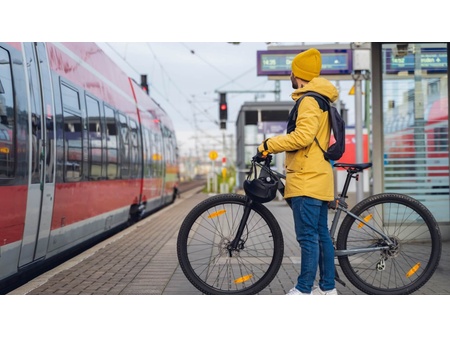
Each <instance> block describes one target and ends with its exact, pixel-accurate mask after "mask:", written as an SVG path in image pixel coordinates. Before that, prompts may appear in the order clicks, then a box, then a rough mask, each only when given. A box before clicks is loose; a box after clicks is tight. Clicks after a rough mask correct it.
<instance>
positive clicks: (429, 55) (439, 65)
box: [386, 48, 448, 73]
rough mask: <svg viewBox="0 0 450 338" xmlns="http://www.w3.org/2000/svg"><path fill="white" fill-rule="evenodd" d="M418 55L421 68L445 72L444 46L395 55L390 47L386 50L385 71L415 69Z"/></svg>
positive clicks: (445, 56) (393, 71)
mask: <svg viewBox="0 0 450 338" xmlns="http://www.w3.org/2000/svg"><path fill="white" fill-rule="evenodd" d="M419 55H420V66H419V64H418V66H419V67H420V69H421V70H426V71H427V72H429V73H446V72H447V59H448V58H447V50H446V49H445V48H422V49H421V50H420V52H419V53H414V54H412V53H410V54H407V55H405V56H396V55H395V54H394V51H393V50H392V49H389V50H387V51H386V73H398V72H408V73H413V72H414V70H415V69H416V57H419Z"/></svg>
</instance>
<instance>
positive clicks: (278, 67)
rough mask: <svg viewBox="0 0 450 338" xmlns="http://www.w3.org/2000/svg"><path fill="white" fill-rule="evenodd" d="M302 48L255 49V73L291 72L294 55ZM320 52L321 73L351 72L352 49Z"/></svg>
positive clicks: (275, 74)
mask: <svg viewBox="0 0 450 338" xmlns="http://www.w3.org/2000/svg"><path fill="white" fill-rule="evenodd" d="M303 51H304V50H265V51H257V67H258V69H257V74H258V76H261V75H273V76H285V75H290V74H291V64H292V60H293V59H294V57H295V56H296V55H297V54H298V53H301V52H303ZM320 53H321V54H322V70H321V74H322V75H342V74H351V73H352V71H353V64H352V51H351V50H347V49H325V50H320Z"/></svg>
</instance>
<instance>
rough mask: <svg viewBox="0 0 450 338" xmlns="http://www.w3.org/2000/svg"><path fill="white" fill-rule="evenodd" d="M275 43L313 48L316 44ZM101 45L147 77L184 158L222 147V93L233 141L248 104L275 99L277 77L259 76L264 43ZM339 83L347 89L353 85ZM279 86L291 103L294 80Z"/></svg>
mask: <svg viewBox="0 0 450 338" xmlns="http://www.w3.org/2000/svg"><path fill="white" fill-rule="evenodd" d="M271 44H272V45H273V44H276V45H286V48H289V46H302V47H303V48H308V46H309V45H310V44H311V43H307V44H305V45H304V46H303V44H304V43H302V42H292V43H271ZM101 46H102V48H104V50H105V51H106V52H107V53H108V54H110V55H111V56H112V57H113V58H115V59H116V60H117V62H119V63H120V64H121V66H122V67H123V68H124V70H125V71H126V72H127V73H128V74H129V75H130V76H132V77H133V78H135V79H136V80H137V81H140V75H141V74H146V75H147V76H148V82H149V84H150V96H152V97H153V98H154V99H155V100H156V101H157V102H158V103H159V104H160V105H161V106H162V107H163V108H164V110H165V111H166V112H167V113H168V114H169V116H170V117H171V118H172V121H173V122H174V124H175V128H176V133H177V139H178V144H179V150H180V154H181V155H182V156H184V155H189V154H190V155H194V153H195V149H200V148H203V149H205V147H206V149H207V150H208V148H211V149H209V150H217V151H219V153H220V151H221V150H222V148H223V145H222V143H223V135H222V133H223V131H222V130H221V129H220V127H219V125H218V118H219V104H218V99H219V92H228V94H227V102H228V123H227V129H226V130H225V135H227V139H228V140H230V138H231V139H232V140H234V135H235V129H236V127H235V122H236V119H237V115H238V113H239V110H240V107H241V106H242V104H243V103H244V102H246V101H255V100H257V101H273V100H275V94H274V93H273V91H274V90H275V81H273V80H269V79H268V78H267V76H257V69H256V65H257V51H258V50H267V49H268V46H269V44H267V43H265V42H242V43H239V44H231V43H227V42H209V43H208V42H163V43H161V42H156V43H155V42H151V43H150V42H142V43H136V42H134V43H112V42H110V43H102V44H101ZM340 85H341V91H343V92H346V93H347V92H348V91H349V89H350V87H351V86H352V83H351V82H350V81H347V82H341V84H340ZM280 87H281V94H280V100H281V101H291V98H290V94H291V93H292V87H291V84H290V81H280ZM249 92H250V93H249ZM255 92H258V93H255ZM350 103H351V102H350ZM195 140H197V144H196V143H195Z"/></svg>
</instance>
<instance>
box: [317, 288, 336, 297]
mask: <svg viewBox="0 0 450 338" xmlns="http://www.w3.org/2000/svg"><path fill="white" fill-rule="evenodd" d="M311 294H313V295H322V296H337V294H338V293H337V290H336V289H333V290H329V291H322V289H321V288H319V287H316V288H315V289H314V290H312V293H311Z"/></svg>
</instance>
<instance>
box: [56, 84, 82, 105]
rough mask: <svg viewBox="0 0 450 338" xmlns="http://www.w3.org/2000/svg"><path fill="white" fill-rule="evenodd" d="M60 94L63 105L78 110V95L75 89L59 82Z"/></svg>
mask: <svg viewBox="0 0 450 338" xmlns="http://www.w3.org/2000/svg"><path fill="white" fill-rule="evenodd" d="M61 95H62V102H63V105H64V107H67V108H71V109H74V110H76V111H80V97H79V95H78V92H77V91H76V90H74V89H72V88H70V87H68V86H67V85H65V84H63V83H61Z"/></svg>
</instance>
